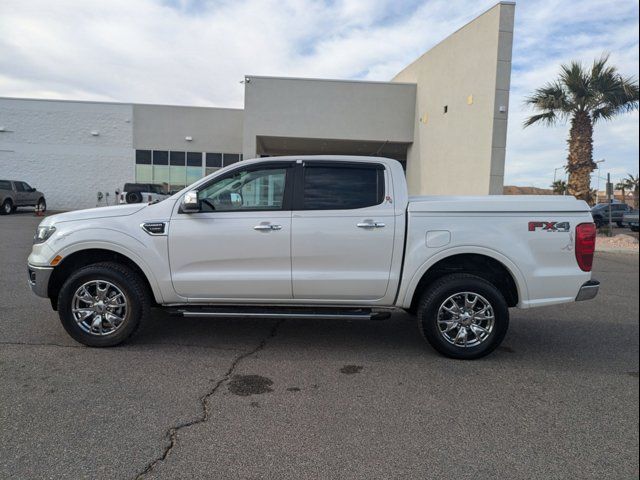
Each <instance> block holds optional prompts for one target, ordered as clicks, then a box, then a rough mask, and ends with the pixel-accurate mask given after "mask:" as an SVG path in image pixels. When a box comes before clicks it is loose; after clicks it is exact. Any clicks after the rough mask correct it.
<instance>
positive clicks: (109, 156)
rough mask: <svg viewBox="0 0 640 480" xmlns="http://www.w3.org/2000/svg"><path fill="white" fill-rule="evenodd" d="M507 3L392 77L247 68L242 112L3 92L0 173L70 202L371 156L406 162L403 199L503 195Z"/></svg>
mask: <svg viewBox="0 0 640 480" xmlns="http://www.w3.org/2000/svg"><path fill="white" fill-rule="evenodd" d="M514 9H515V5H514V4H513V3H511V2H501V3H499V4H497V5H496V6H495V7H493V8H491V9H490V10H488V11H487V12H485V13H484V14H482V15H480V16H479V17H478V18H476V19H474V20H473V21H472V22H470V23H469V24H467V25H466V26H464V27H463V28H461V29H460V30H458V31H457V32H455V33H453V34H452V35H451V36H450V37H448V38H447V39H445V40H443V41H442V42H441V43H439V44H438V45H436V46H435V47H434V48H432V49H431V50H429V51H428V52H426V53H425V54H423V55H422V56H421V57H420V58H418V59H417V60H416V61H415V62H413V63H412V64H411V65H409V66H408V67H406V68H405V69H404V70H402V71H401V72H399V73H398V74H397V75H396V76H395V77H394V78H393V79H391V81H390V82H368V81H352V80H344V81H342V80H320V79H301V78H276V77H260V76H250V75H249V76H247V77H246V78H245V104H244V109H226V108H209V107H181V106H164V105H139V104H119V103H104V102H79V101H58V100H36V99H17V98H0V179H11V180H24V181H26V182H28V183H29V184H31V185H32V186H34V187H36V188H38V189H39V190H41V191H43V192H44V194H45V195H46V197H47V202H48V205H49V208H51V209H76V208H83V207H91V206H95V205H97V204H100V205H104V204H106V202H109V203H113V202H114V192H115V190H116V189H121V188H122V187H123V185H124V183H126V182H133V181H137V182H144V183H163V184H166V185H167V186H168V188H169V189H172V190H174V189H177V188H179V187H182V186H184V185H187V184H189V183H191V182H192V181H195V180H197V179H198V178H200V177H202V176H203V175H206V174H208V173H211V172H212V171H215V170H216V169H218V168H220V167H222V166H225V165H228V164H230V163H234V162H237V161H239V160H241V159H242V158H252V157H256V156H269V155H302V154H304V155H308V154H348V155H349V154H350V155H372V154H373V155H380V156H386V157H391V158H396V159H398V160H400V161H401V162H403V163H404V164H405V165H406V172H407V179H408V183H409V188H410V191H411V193H412V194H445V193H446V194H456V193H459V194H495V193H501V192H502V185H503V175H504V159H505V145H506V132H507V116H508V103H509V84H510V75H511V48H512V43H513V20H514ZM99 193H101V194H102V200H100V201H98V194H99ZM107 193H109V197H106V194H107Z"/></svg>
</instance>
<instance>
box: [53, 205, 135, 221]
mask: <svg viewBox="0 0 640 480" xmlns="http://www.w3.org/2000/svg"><path fill="white" fill-rule="evenodd" d="M144 208H147V204H146V203H134V204H129V205H115V206H113V207H99V208H89V209H86V210H75V211H73V212H66V213H59V214H57V215H51V216H49V217H46V218H45V219H44V220H43V221H42V223H41V225H53V224H55V223H62V222H72V221H75V220H93V219H96V218H110V217H126V216H128V215H133V214H134V213H137V212H139V211H140V210H142V209H144Z"/></svg>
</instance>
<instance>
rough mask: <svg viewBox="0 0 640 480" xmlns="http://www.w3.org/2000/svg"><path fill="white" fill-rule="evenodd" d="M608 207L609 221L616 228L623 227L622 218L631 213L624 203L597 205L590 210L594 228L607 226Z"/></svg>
mask: <svg viewBox="0 0 640 480" xmlns="http://www.w3.org/2000/svg"><path fill="white" fill-rule="evenodd" d="M609 206H611V221H612V222H613V223H615V224H616V225H617V226H618V227H623V226H624V223H623V220H622V218H623V216H624V214H625V213H627V212H630V211H631V207H630V206H629V205H627V204H626V203H612V204H609V203H599V204H598V205H595V206H594V207H593V208H591V215H593V221H594V222H595V224H596V226H597V227H598V228H599V227H602V226H604V225H608V224H609Z"/></svg>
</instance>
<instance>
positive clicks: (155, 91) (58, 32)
mask: <svg viewBox="0 0 640 480" xmlns="http://www.w3.org/2000/svg"><path fill="white" fill-rule="evenodd" d="M495 1H496V0H480V1H478V0H457V1H455V2H452V1H450V0H424V1H420V0H410V1H400V2H398V1H394V0H370V1H366V2H365V1H361V0H335V1H328V0H327V1H323V0H282V1H279V0H237V1H230V0H219V1H205V0H136V1H130V0H109V1H106V2H105V1H102V0H85V1H82V2H77V1H75V0H56V1H55V2H52V1H50V0H2V1H0V31H1V32H2V35H1V36H0V52H2V54H1V55H0V95H3V96H18V97H46V98H70V99H83V100H111V101H123V102H130V101H132V102H140V103H169V104H182V105H210V106H220V107H241V106H242V103H243V100H242V95H243V87H242V85H240V83H239V82H240V80H242V78H243V76H244V75H245V74H250V75H277V76H304V77H320V78H361V79H372V80H389V79H390V78H391V77H393V75H395V73H397V72H398V71H399V70H401V69H402V68H403V67H404V66H405V65H407V64H408V63H410V62H411V61H412V60H414V59H415V58H416V57H417V56H419V55H420V54H421V53H423V52H424V51H425V50H427V49H428V48H430V47H431V46H433V45H434V44H436V43H437V42H438V41H440V40H442V39H443V38H445V37H446V36H447V35H448V34H450V33H451V32H453V31H455V30H456V29H457V28H459V27H460V26H462V25H463V24H464V23H466V22H467V21H469V20H471V19H472V18H473V17H475V16H477V15H478V14H479V13H481V12H482V11H484V10H486V9H487V8H489V7H490V6H492V4H494V3H495ZM603 51H610V52H612V56H611V59H612V62H613V63H614V64H616V65H617V66H618V67H619V68H620V69H621V70H622V71H623V72H624V73H625V74H628V75H637V72H638V5H637V2H630V1H628V0H612V1H604V0H583V1H581V2H580V3H579V6H577V4H576V3H575V2H574V1H572V0H564V1H557V0H522V1H520V2H519V4H518V5H517V7H516V31H515V45H514V72H513V78H512V95H511V108H510V112H511V113H510V126H509V134H508V150H507V165H506V181H507V183H518V184H527V185H529V184H533V185H537V186H547V185H548V184H549V183H550V181H551V180H552V179H553V178H552V177H553V169H554V168H556V167H557V166H560V165H562V164H563V163H564V161H565V157H566V151H565V145H566V143H565V140H566V133H567V127H562V126H559V127H556V128H542V127H533V128H530V129H527V130H523V129H522V128H521V124H522V121H523V119H524V118H525V117H526V115H527V113H528V112H526V111H524V110H523V108H522V101H523V98H524V95H526V94H527V93H529V92H531V91H532V90H533V89H534V88H536V87H538V86H540V85H542V84H543V83H544V82H546V81H548V80H549V79H551V78H553V77H554V76H555V74H556V73H557V71H558V65H559V63H561V62H566V61H569V60H571V59H579V60H584V61H589V62H590V61H591V60H592V59H593V58H594V57H596V56H599V55H600V54H601V53H602V52H603ZM595 149H596V151H595V155H596V157H597V158H602V157H605V158H607V164H606V165H607V168H610V169H612V170H615V171H616V172H619V171H631V172H633V171H637V161H638V115H637V114H634V115H628V116H625V117H621V118H619V119H617V120H615V121H614V122H611V123H608V124H603V125H599V126H597V127H596V135H595ZM603 168H604V167H603Z"/></svg>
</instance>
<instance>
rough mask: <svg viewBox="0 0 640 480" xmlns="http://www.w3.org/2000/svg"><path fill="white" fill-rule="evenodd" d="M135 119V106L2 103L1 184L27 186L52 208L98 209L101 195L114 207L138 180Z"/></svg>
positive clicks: (27, 102)
mask: <svg viewBox="0 0 640 480" xmlns="http://www.w3.org/2000/svg"><path fill="white" fill-rule="evenodd" d="M132 115H133V112H132V108H131V106H130V105H122V104H109V103H94V102H67V101H65V102H61V101H49V100H21V99H4V98H0V127H3V129H4V130H5V131H3V132H0V178H6V179H11V180H24V181H26V182H27V183H29V184H30V185H31V186H32V187H35V188H37V189H38V190H40V191H42V192H43V193H44V194H45V197H46V199H47V204H48V205H49V207H50V208H55V209H61V210H67V209H69V210H71V209H78V208H88V207H95V206H96V205H97V204H98V202H97V193H98V192H102V193H103V194H104V193H106V192H109V193H110V197H109V198H110V202H111V203H113V201H114V200H115V198H114V197H115V195H114V192H115V190H116V189H118V188H119V189H121V188H122V186H123V184H124V183H125V182H127V181H131V179H132V178H133V172H134V160H133V159H134V151H133V145H132V125H131V122H132ZM92 131H94V132H97V133H98V135H96V136H94V135H92V133H91V132H92ZM104 204H105V201H104V200H103V201H102V202H100V205H104Z"/></svg>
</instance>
